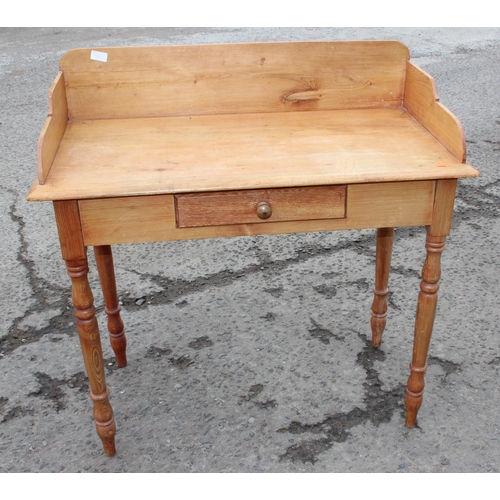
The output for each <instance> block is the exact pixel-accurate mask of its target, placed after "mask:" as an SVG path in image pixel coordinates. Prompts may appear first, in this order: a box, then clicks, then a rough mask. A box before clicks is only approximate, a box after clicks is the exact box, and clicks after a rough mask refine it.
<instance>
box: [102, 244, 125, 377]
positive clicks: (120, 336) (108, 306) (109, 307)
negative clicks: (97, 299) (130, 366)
mask: <svg viewBox="0 0 500 500" xmlns="http://www.w3.org/2000/svg"><path fill="white" fill-rule="evenodd" d="M94 254H95V261H96V264H97V271H98V273H99V281H100V282H101V288H102V294H103V296H104V304H105V307H104V312H105V313H106V315H107V316H108V331H109V339H110V343H111V347H112V349H113V351H114V353H115V356H116V364H117V365H118V366H119V367H120V368H121V367H124V366H127V351H126V349H127V338H126V337H125V327H124V325H123V321H122V318H121V316H120V311H121V307H120V303H119V301H118V292H117V290H116V278H115V268H114V264H113V252H112V251H111V247H110V246H109V245H104V246H95V247H94Z"/></svg>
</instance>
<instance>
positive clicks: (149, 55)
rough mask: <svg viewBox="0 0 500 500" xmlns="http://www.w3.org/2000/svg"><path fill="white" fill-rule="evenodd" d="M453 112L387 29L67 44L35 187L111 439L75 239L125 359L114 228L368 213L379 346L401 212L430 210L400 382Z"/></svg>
mask: <svg viewBox="0 0 500 500" xmlns="http://www.w3.org/2000/svg"><path fill="white" fill-rule="evenodd" d="M477 175H478V172H477V171H476V170H475V169H474V168H473V167H471V166H470V165H468V164H466V163H465V140H464V134H463V130H462V127H461V125H460V122H459V121H458V120H457V118H456V117H455V116H454V115H453V114H452V113H450V111H448V110H447V108H445V107H444V106H443V105H442V104H440V103H439V102H438V99H437V94H436V90H435V85H434V81H433V79H432V77H430V76H429V75H428V74H427V73H425V72H424V71H422V70H421V69H419V68H418V67H417V66H415V65H414V64H413V63H412V62H411V61H410V60H409V53H408V49H407V48H406V47H405V46H404V45H402V44H401V43H399V42H394V41H366V42H365V41H355V42H294V43H287V42H282V43H248V44H220V45H189V46H160V47H113V48H106V49H94V50H92V49H77V50H72V51H70V52H68V53H67V54H65V55H64V56H63V57H62V59H61V63H60V72H59V74H58V75H57V77H56V79H55V81H54V83H53V85H52V87H51V88H50V90H49V112H48V118H47V121H46V123H45V125H44V127H43V130H42V132H41V135H40V140H39V143H38V178H37V180H36V181H35V183H34V185H33V187H32V189H31V191H30V193H29V195H28V200H30V201H52V202H53V204H54V211H55V218H56V222H57V228H58V232H59V239H60V244H61V251H62V257H63V259H64V260H65V261H66V266H67V270H68V274H69V276H70V277H71V282H72V298H73V304H74V312H75V316H76V324H77V329H78V334H79V337H80V342H81V348H82V352H83V357H84V360H85V366H86V370H87V374H88V377H89V382H90V387H91V392H90V397H91V398H92V400H93V401H94V417H95V424H96V427H97V433H98V434H99V436H100V438H101V440H102V442H103V445H104V451H105V453H106V454H107V455H114V454H115V443H114V436H115V422H114V418H113V410H112V408H111V405H110V402H109V391H108V389H107V388H106V382H105V377H104V366H103V358H102V349H101V340H100V336H99V329H98V325H97V320H96V317H95V309H94V304H93V302H94V299H93V295H92V292H91V289H90V287H89V282H88V279H87V273H88V265H87V253H86V249H87V247H89V246H93V247H94V251H95V257H96V262H97V268H98V271H99V277H100V281H101V285H102V289H103V294H104V300H105V306H106V307H105V310H106V313H107V315H108V329H109V332H110V337H111V346H112V347H113V350H114V352H115V354H116V359H117V364H118V366H121V367H123V366H125V365H126V364H127V359H126V354H125V347H126V339H125V335H124V326H123V322H122V320H121V318H120V307H119V304H118V297H117V292H116V284H115V275H114V269H113V259H112V254H111V245H113V244H118V243H136V242H150V241H164V240H183V239H191V238H218V237H228V236H243V235H260V234H277V233H294V232H302V231H332V230H339V229H361V228H377V248H376V269H375V288H374V294H375V295H374V301H373V306H372V317H371V328H372V335H373V345H374V346H379V345H380V343H381V340H382V332H383V330H384V327H385V324H386V314H387V301H386V296H387V294H388V288H387V285H388V277H389V269H390V261H391V253H392V245H393V239H394V228H395V227H398V226H422V225H423V226H425V227H426V230H427V238H426V245H425V248H426V251H427V258H426V260H425V264H424V267H423V271H422V282H421V285H420V293H419V296H418V306H417V312H416V320H415V337H414V348H413V357H412V361H411V364H410V377H409V379H408V385H407V390H406V398H405V401H406V412H407V413H406V425H407V426H410V427H411V426H414V425H415V423H416V416H417V411H418V409H419V407H420V405H421V403H422V395H423V390H424V372H425V370H426V368H427V364H426V358H427V352H428V347H429V342H430V338H431V333H432V326H433V322H434V316H435V311H436V303H437V291H438V288H439V285H438V282H439V278H440V272H441V271H440V257H441V252H442V251H443V248H444V244H445V239H446V236H447V235H448V234H449V232H450V226H451V220H452V214H453V205H454V200H455V190H456V186H457V180H458V179H459V178H463V177H474V176H477Z"/></svg>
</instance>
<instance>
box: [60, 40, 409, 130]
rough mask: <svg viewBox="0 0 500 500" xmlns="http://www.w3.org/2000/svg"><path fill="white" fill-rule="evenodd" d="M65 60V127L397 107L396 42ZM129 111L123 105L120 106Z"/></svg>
mask: <svg viewBox="0 0 500 500" xmlns="http://www.w3.org/2000/svg"><path fill="white" fill-rule="evenodd" d="M91 50H92V49H91V48H86V49H75V50H72V51H70V52H68V53H66V54H65V55H64V56H63V57H62V59H61V62H60V69H61V71H63V72H64V75H65V79H66V85H67V96H68V110H69V116H70V119H71V120H73V121H74V120H91V119H106V118H138V117H152V116H179V115H200V114H203V115H207V114H232V113H257V112H276V111H279V112H282V111H305V110H321V109H323V110H324V109H353V108H373V107H400V106H401V102H402V99H403V90H404V73H405V64H406V61H407V60H408V58H409V53H408V49H407V48H406V47H405V46H404V45H402V44H401V43H399V42H395V41H351V42H344V41H340V42H337V41H335V42H271V43H243V44H209V45H180V46H158V47H153V46H149V47H109V48H97V49H95V50H99V51H100V52H106V53H107V54H108V61H107V62H99V61H94V60H91V59H90V54H91ZM124 103H126V105H124Z"/></svg>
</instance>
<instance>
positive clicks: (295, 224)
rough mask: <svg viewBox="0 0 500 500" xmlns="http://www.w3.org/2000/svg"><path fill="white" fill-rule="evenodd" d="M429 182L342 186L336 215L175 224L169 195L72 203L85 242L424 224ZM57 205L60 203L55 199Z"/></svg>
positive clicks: (428, 205) (430, 193)
mask: <svg viewBox="0 0 500 500" xmlns="http://www.w3.org/2000/svg"><path fill="white" fill-rule="evenodd" d="M435 184H436V182H435V181H414V182H389V183H385V182H383V183H376V184H353V185H351V186H348V190H347V196H346V198H347V200H346V217H345V218H342V219H326V220H303V221H300V220H299V221H292V222H274V221H273V220H272V218H271V219H267V220H266V221H264V222H263V223H260V224H230V225H223V226H219V225H216V226H206V227H192V228H179V227H177V224H176V215H175V206H174V196H173V195H156V196H133V197H123V198H106V199H96V200H80V201H79V202H78V206H79V210H80V216H81V221H82V233H83V238H84V242H85V245H88V246H91V245H114V244H118V243H139V242H150V241H165V240H183V239H195V238H221V237H229V236H250V235H257V234H287V233H300V232H307V231H333V230H342V229H344V230H345V229H363V228H375V227H400V226H422V225H427V224H430V222H431V218H432V205H433V201H434V191H435ZM58 203H63V202H58Z"/></svg>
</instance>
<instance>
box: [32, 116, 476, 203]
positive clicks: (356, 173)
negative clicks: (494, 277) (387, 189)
mask: <svg viewBox="0 0 500 500" xmlns="http://www.w3.org/2000/svg"><path fill="white" fill-rule="evenodd" d="M476 175H478V172H477V171H476V170H475V169H474V168H473V167H471V166H470V165H467V164H463V163H461V162H460V161H459V160H458V159H457V158H455V157H454V156H453V155H452V154H450V153H449V152H448V151H447V150H446V149H445V148H444V147H443V146H442V145H441V144H440V143H439V142H438V141H437V140H436V139H435V138H434V137H433V136H432V135H431V134H430V133H429V132H428V131H427V130H426V129H425V128H423V127H422V125H420V123H419V122H417V121H416V120H415V119H414V118H413V117H412V116H411V115H410V114H409V113H408V112H407V111H406V110H404V109H402V108H400V109H361V110H334V111H332V110H329V111H307V112H296V113H253V114H229V115H205V116H179V117H164V118H161V117H156V118H133V119H131V118H130V119H108V120H90V121H85V120H84V121H76V122H70V123H69V124H68V126H67V129H66V132H65V134H64V137H63V139H62V142H61V144H60V146H59V149H58V152H57V155H56V157H55V160H54V163H53V165H52V168H51V170H50V173H49V175H48V177H47V179H46V182H45V184H44V185H38V184H37V183H35V185H34V186H33V188H32V189H31V192H30V194H29V196H28V199H29V200H30V201H45V200H63V199H85V198H103V197H113V196H134V195H145V194H166V193H183V192H200V191H224V190H235V189H256V188H273V187H293V186H311V185H330V184H351V183H366V182H389V181H405V180H425V179H440V178H442V179H445V178H461V177H475V176H476Z"/></svg>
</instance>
